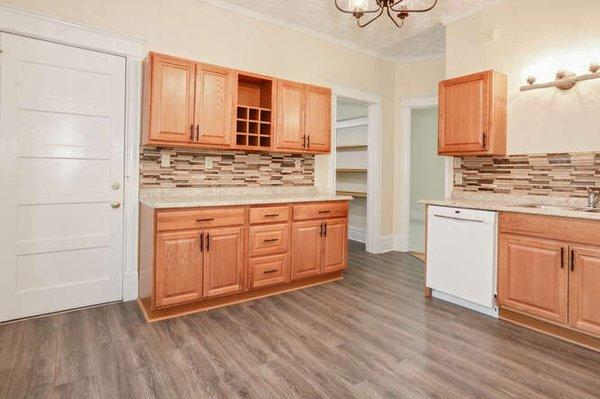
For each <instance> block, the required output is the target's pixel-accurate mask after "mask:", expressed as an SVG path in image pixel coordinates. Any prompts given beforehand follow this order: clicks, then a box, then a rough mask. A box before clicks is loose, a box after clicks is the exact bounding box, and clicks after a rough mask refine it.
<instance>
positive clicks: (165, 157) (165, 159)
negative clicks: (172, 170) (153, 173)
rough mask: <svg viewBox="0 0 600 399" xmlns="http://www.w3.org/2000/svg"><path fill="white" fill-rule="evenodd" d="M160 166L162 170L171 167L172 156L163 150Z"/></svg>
mask: <svg viewBox="0 0 600 399" xmlns="http://www.w3.org/2000/svg"><path fill="white" fill-rule="evenodd" d="M160 166H161V167H162V168H168V167H170V166H171V154H170V153H169V151H168V150H162V151H161V152H160Z"/></svg>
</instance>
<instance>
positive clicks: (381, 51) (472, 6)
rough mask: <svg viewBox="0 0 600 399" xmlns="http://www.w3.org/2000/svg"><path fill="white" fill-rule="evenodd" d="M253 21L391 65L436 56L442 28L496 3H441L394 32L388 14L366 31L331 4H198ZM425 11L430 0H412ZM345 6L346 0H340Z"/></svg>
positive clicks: (234, 0)
mask: <svg viewBox="0 0 600 399" xmlns="http://www.w3.org/2000/svg"><path fill="white" fill-rule="evenodd" d="M200 1H203V2H205V3H209V4H212V5H215V6H218V7H222V8H225V9H228V10H231V11H234V12H237V13H240V14H244V15H247V16H250V17H253V18H257V19H260V20H264V21H268V22H271V23H274V24H277V25H281V26H285V27H288V28H290V29H294V30H297V31H300V32H303V33H306V34H309V35H312V36H316V37H319V38H321V39H324V40H328V41H331V42H334V43H337V44H340V45H343V46H345V47H348V48H352V49H355V50H359V51H362V52H364V53H367V54H370V55H372V56H376V57H378V58H382V59H385V60H388V61H393V62H409V61H415V60H419V59H429V58H440V57H442V56H443V54H444V25H445V24H446V23H448V22H449V21H453V20H456V19H459V18H462V17H464V16H466V15H470V14H473V13H475V12H478V11H480V10H482V9H483V8H485V7H488V6H490V5H491V4H493V3H497V2H498V1H499V0H439V3H438V5H437V6H436V7H435V8H434V9H433V10H432V11H429V12H427V13H423V14H411V15H410V17H408V19H407V20H406V23H405V24H404V27H403V28H401V29H398V28H397V27H396V26H394V24H393V22H392V21H390V20H389V19H388V18H387V16H381V17H380V18H379V19H378V20H376V21H374V22H373V23H372V24H371V25H369V26H368V27H366V28H359V27H357V26H356V21H355V19H354V18H353V17H352V15H349V14H343V13H341V12H340V11H338V10H337V9H336V8H335V5H334V0H200ZM412 2H413V5H414V6H415V7H416V8H425V7H428V6H430V5H431V4H432V2H433V0H412ZM339 4H340V5H342V6H345V5H347V4H348V0H339Z"/></svg>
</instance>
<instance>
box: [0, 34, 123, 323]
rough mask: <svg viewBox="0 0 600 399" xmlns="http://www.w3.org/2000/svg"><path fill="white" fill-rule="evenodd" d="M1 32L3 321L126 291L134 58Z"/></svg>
mask: <svg viewBox="0 0 600 399" xmlns="http://www.w3.org/2000/svg"><path fill="white" fill-rule="evenodd" d="M0 35H1V41H2V47H3V48H2V50H3V54H2V61H1V63H2V71H3V73H2V75H1V77H0V79H1V81H0V104H1V107H0V138H1V140H0V141H1V142H2V146H3V151H2V154H3V156H2V157H1V159H0V163H1V165H2V168H1V169H2V170H3V171H5V173H3V174H1V175H0V183H1V184H2V186H3V187H4V190H3V194H2V195H1V196H0V206H1V209H2V210H3V211H2V215H3V218H2V219H3V221H4V225H3V229H2V232H1V233H0V241H1V243H0V321H4V320H12V319H18V318H23V317H29V316H35V315H40V314H44V313H50V312H56V311H62V310H66V309H72V308H77V307H83V306H89V305H94V304H99V303H105V302H111V301H116V300H120V299H122V297H123V295H122V294H123V291H122V286H123V263H124V245H123V234H124V214H123V206H122V202H123V199H124V195H123V185H124V159H125V149H124V146H125V143H124V141H125V72H126V70H125V64H126V62H125V58H124V57H120V56H116V55H111V54H106V53H101V52H96V51H91V50H86V49H82V48H78V47H72V46H67V45H63V44H58V43H53V42H49V41H45V40H38V39H32V38H28V37H24V36H19V35H13V34H8V33H1V34H0ZM8 171H10V172H8Z"/></svg>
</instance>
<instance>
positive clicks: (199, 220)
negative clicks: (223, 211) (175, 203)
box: [196, 218, 215, 222]
mask: <svg viewBox="0 0 600 399" xmlns="http://www.w3.org/2000/svg"><path fill="white" fill-rule="evenodd" d="M213 220H215V218H206V219H196V222H212V221H213Z"/></svg>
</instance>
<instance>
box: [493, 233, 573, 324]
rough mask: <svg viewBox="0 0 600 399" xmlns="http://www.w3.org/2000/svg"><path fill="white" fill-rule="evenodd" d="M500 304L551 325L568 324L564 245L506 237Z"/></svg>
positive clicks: (503, 243)
mask: <svg viewBox="0 0 600 399" xmlns="http://www.w3.org/2000/svg"><path fill="white" fill-rule="evenodd" d="M500 251H501V252H502V253H501V259H502V262H501V263H500V265H499V276H500V278H499V281H498V285H499V287H498V301H499V303H500V304H501V305H502V306H506V307H510V308H512V309H515V310H519V311H523V312H526V313H528V314H531V315H535V316H538V317H542V318H545V319H548V320H551V321H555V322H559V323H566V322H567V306H568V298H567V286H568V269H567V268H566V267H565V260H564V257H565V253H566V248H565V246H563V245H562V244H561V243H560V242H555V241H551V240H545V239H542V238H530V237H526V236H516V235H510V234H507V235H503V236H502V239H501V244H500Z"/></svg>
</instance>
